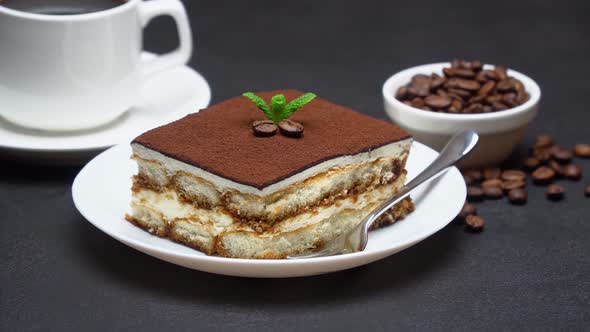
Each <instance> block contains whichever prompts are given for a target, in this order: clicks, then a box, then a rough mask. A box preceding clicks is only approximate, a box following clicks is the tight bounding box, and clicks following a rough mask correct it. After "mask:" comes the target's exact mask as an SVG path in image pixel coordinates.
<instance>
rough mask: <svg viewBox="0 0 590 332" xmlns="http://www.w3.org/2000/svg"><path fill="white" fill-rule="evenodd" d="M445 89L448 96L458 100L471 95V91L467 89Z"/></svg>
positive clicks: (465, 98)
mask: <svg viewBox="0 0 590 332" xmlns="http://www.w3.org/2000/svg"><path fill="white" fill-rule="evenodd" d="M447 91H448V92H449V96H450V97H455V98H457V99H460V100H467V99H469V97H471V93H470V92H469V91H465V90H461V89H454V88H449V89H448V90H447Z"/></svg>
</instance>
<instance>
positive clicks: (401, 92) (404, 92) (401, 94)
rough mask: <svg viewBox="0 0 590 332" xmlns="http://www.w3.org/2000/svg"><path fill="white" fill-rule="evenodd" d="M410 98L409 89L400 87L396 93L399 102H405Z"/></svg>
mask: <svg viewBox="0 0 590 332" xmlns="http://www.w3.org/2000/svg"><path fill="white" fill-rule="evenodd" d="M407 97H408V88H407V87H405V86H402V87H400V88H399V89H397V91H396V92H395V98H396V99H398V100H405V99H406V98H407Z"/></svg>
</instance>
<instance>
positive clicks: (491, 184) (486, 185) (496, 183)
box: [481, 179, 503, 189]
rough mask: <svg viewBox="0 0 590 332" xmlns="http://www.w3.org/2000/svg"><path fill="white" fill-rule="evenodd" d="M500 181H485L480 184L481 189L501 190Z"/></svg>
mask: <svg viewBox="0 0 590 332" xmlns="http://www.w3.org/2000/svg"><path fill="white" fill-rule="evenodd" d="M502 184H503V182H502V180H500V179H489V180H485V181H483V182H482V183H481V188H482V189H486V188H502Z"/></svg>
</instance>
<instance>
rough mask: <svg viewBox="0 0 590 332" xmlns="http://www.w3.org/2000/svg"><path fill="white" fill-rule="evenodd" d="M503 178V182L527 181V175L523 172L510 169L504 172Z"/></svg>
mask: <svg viewBox="0 0 590 332" xmlns="http://www.w3.org/2000/svg"><path fill="white" fill-rule="evenodd" d="M501 177H502V180H505V181H516V180H521V181H524V180H526V174H525V173H524V172H523V171H519V170H515V169H509V170H506V171H504V172H502V175H501Z"/></svg>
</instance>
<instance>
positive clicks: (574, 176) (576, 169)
mask: <svg viewBox="0 0 590 332" xmlns="http://www.w3.org/2000/svg"><path fill="white" fill-rule="evenodd" d="M562 169H563V176H565V177H566V178H568V179H570V180H579V179H581V178H582V168H581V167H580V166H578V165H576V164H569V165H565V166H563V168H562Z"/></svg>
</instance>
